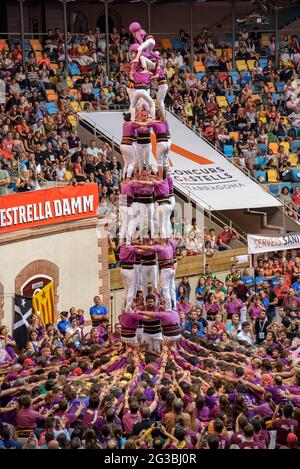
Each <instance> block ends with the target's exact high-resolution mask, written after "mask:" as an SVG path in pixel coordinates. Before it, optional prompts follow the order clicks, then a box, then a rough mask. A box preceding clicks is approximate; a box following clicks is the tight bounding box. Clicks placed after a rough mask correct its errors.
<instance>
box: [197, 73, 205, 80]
mask: <svg viewBox="0 0 300 469" xmlns="http://www.w3.org/2000/svg"><path fill="white" fill-rule="evenodd" d="M204 75H205V73H203V72H197V73H196V78H197V80H201V78H202V77H204Z"/></svg>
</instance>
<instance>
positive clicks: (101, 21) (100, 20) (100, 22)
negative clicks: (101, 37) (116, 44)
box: [97, 15, 115, 33]
mask: <svg viewBox="0 0 300 469" xmlns="http://www.w3.org/2000/svg"><path fill="white" fill-rule="evenodd" d="M97 26H98V28H100V31H101V33H105V15H101V16H100V17H99V18H98V21H97ZM114 27H115V22H114V20H113V19H112V17H111V16H109V17H108V31H109V32H110V33H112V30H113V28H114Z"/></svg>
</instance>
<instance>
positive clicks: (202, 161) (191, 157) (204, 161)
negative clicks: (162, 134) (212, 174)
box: [151, 134, 213, 167]
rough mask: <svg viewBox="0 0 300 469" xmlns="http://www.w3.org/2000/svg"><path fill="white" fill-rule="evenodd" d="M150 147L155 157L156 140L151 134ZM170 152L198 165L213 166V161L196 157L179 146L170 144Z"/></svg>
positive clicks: (199, 156) (171, 164)
mask: <svg viewBox="0 0 300 469" xmlns="http://www.w3.org/2000/svg"><path fill="white" fill-rule="evenodd" d="M151 145H152V153H153V155H154V156H155V155H156V138H155V136H154V134H151ZM170 150H171V151H173V152H174V153H177V154H178V155H180V156H184V157H185V158H188V159H189V160H191V161H194V162H195V163H198V164H213V161H211V160H209V159H208V158H205V157H204V156H201V155H196V154H195V153H192V152H191V151H189V150H186V149H185V148H182V147H180V146H179V145H175V143H172V144H171V148H170ZM168 160H169V166H170V167H173V163H172V161H171V160H170V158H168Z"/></svg>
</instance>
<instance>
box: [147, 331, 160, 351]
mask: <svg viewBox="0 0 300 469" xmlns="http://www.w3.org/2000/svg"><path fill="white" fill-rule="evenodd" d="M162 339H163V338H162V333H161V332H159V333H157V334H145V333H143V341H144V343H145V344H147V345H148V348H149V350H152V351H153V350H154V351H155V352H160V349H161V343H162Z"/></svg>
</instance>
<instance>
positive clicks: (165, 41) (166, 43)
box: [160, 38, 172, 49]
mask: <svg viewBox="0 0 300 469" xmlns="http://www.w3.org/2000/svg"><path fill="white" fill-rule="evenodd" d="M160 42H161V43H162V46H163V48H164V49H172V42H171V39H169V38H164V39H161V40H160Z"/></svg>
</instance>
